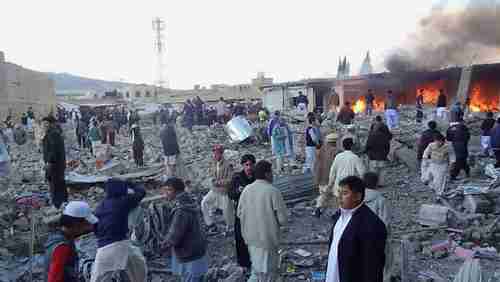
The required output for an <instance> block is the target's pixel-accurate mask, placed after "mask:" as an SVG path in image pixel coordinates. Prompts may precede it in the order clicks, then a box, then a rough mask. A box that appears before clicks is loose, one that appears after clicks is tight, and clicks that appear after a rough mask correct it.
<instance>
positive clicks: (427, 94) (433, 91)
mask: <svg viewBox="0 0 500 282" xmlns="http://www.w3.org/2000/svg"><path fill="white" fill-rule="evenodd" d="M444 86H445V83H444V80H438V81H434V82H428V83H424V84H421V85H419V86H418V87H417V96H418V95H420V91H421V90H424V93H423V96H424V104H433V105H435V104H436V103H437V100H438V97H439V89H442V88H444Z"/></svg>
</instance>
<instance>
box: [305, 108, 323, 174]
mask: <svg viewBox="0 0 500 282" xmlns="http://www.w3.org/2000/svg"><path fill="white" fill-rule="evenodd" d="M307 119H308V126H307V128H306V132H305V138H304V139H305V140H306V148H305V152H306V160H305V163H304V167H303V173H306V172H307V171H309V172H310V173H313V172H314V169H315V167H316V150H317V149H320V148H321V133H320V131H319V124H318V123H317V122H316V117H315V116H314V114H313V113H309V114H308V117H307Z"/></svg>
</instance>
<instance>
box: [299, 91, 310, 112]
mask: <svg viewBox="0 0 500 282" xmlns="http://www.w3.org/2000/svg"><path fill="white" fill-rule="evenodd" d="M308 105H309V100H308V99H307V96H306V95H304V94H303V93H302V91H299V96H298V97H297V109H299V110H300V111H307V106H308Z"/></svg>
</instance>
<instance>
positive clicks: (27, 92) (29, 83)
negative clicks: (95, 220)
mask: <svg viewBox="0 0 500 282" xmlns="http://www.w3.org/2000/svg"><path fill="white" fill-rule="evenodd" d="M55 105H56V96H55V90H54V82H53V81H52V80H51V79H50V78H49V76H48V75H46V74H44V73H41V72H37V71H33V70H29V69H26V68H23V67H21V66H19V65H16V64H13V63H9V62H7V61H5V55H4V53H3V52H0V119H2V120H3V119H4V118H5V117H6V116H7V115H9V114H15V113H20V112H24V111H26V110H27V109H28V107H33V110H34V111H35V113H38V114H39V115H46V114H47V113H49V112H50V111H52V110H55Z"/></svg>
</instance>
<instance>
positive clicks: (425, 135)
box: [417, 120, 441, 164]
mask: <svg viewBox="0 0 500 282" xmlns="http://www.w3.org/2000/svg"><path fill="white" fill-rule="evenodd" d="M427 127H428V129H427V130H425V131H424V132H422V135H421V136H420V139H418V143H417V160H418V162H419V163H420V164H421V163H422V156H423V155H424V151H425V149H426V148H427V146H429V144H431V143H432V142H434V136H435V135H436V134H438V133H439V134H441V133H440V132H439V131H438V130H437V129H436V128H437V123H436V122H435V121H433V120H431V121H429V122H428V123H427Z"/></svg>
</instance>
